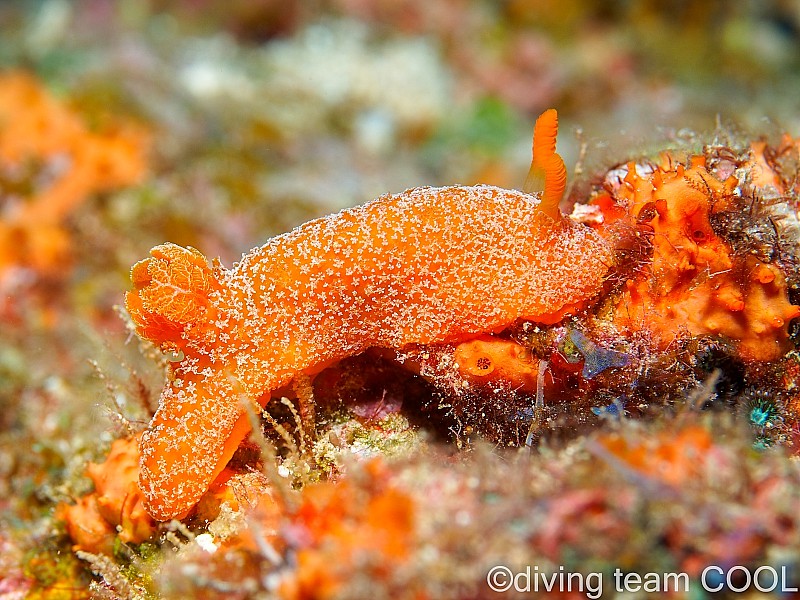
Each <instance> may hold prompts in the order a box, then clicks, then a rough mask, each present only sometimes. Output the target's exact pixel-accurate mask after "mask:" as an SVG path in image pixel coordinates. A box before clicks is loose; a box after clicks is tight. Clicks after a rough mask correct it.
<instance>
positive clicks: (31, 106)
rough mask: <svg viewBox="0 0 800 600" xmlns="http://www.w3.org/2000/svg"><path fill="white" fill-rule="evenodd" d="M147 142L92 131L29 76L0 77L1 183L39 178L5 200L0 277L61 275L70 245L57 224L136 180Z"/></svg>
mask: <svg viewBox="0 0 800 600" xmlns="http://www.w3.org/2000/svg"><path fill="white" fill-rule="evenodd" d="M148 143H149V140H148V135H147V134H146V133H145V132H144V131H143V130H142V129H141V128H138V127H134V126H132V125H117V126H116V127H115V128H114V129H110V130H107V131H102V132H95V131H90V130H89V129H88V128H87V126H86V125H85V124H84V122H83V121H82V119H81V118H80V117H79V116H78V115H77V114H75V113H74V112H73V111H72V110H70V109H69V108H68V107H67V106H65V105H64V104H63V103H61V102H60V101H58V100H56V99H55V98H53V97H51V96H50V95H49V94H48V93H47V92H46V91H45V90H44V89H43V88H42V87H41V85H40V84H39V83H38V82H37V81H36V80H35V79H34V78H33V77H31V76H30V75H27V74H25V73H20V72H9V73H5V74H2V75H0V179H8V180H16V179H18V178H20V177H25V176H26V175H25V174H26V172H27V170H30V169H34V170H35V172H37V173H38V175H37V176H36V178H33V177H32V176H30V175H27V177H28V179H30V181H32V184H31V187H32V188H33V189H32V190H31V191H25V192H24V193H22V194H21V193H20V192H19V190H18V189H17V188H19V187H20V186H15V187H14V189H12V190H10V191H9V193H8V194H5V193H4V194H3V195H4V196H6V197H7V200H6V202H5V206H4V207H3V212H2V215H0V275H2V272H3V271H4V270H5V269H7V268H9V267H12V266H22V267H28V268H31V269H34V270H35V271H37V272H39V273H43V274H46V275H50V276H58V275H59V274H60V273H62V272H63V270H64V266H65V265H66V264H68V263H69V246H70V244H69V237H68V235H67V233H66V231H65V230H64V229H63V220H64V219H65V217H66V216H67V215H68V214H69V213H70V212H71V211H72V210H74V208H75V207H76V206H78V205H79V204H80V203H81V202H83V201H85V200H86V198H88V197H89V196H90V195H91V194H93V193H97V192H102V191H107V190H111V189H115V188H118V187H122V186H126V185H132V184H135V183H138V182H139V181H141V179H142V178H143V176H144V174H145V171H146V162H145V153H146V150H147V146H148ZM42 182H43V183H42Z"/></svg>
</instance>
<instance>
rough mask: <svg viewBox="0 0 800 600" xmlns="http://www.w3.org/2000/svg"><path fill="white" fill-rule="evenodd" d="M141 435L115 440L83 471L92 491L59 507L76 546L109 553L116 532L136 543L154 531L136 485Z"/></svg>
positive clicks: (89, 550)
mask: <svg viewBox="0 0 800 600" xmlns="http://www.w3.org/2000/svg"><path fill="white" fill-rule="evenodd" d="M140 437H141V436H140V435H137V436H134V437H131V438H127V439H120V440H116V441H115V442H114V443H113V444H112V445H111V451H110V452H109V454H108V456H107V457H106V460H105V461H104V462H102V463H100V464H94V463H90V464H89V466H88V467H87V468H86V473H87V475H88V476H89V478H90V479H91V480H92V481H93V482H94V487H95V490H94V492H92V493H91V494H87V495H86V496H84V497H82V498H80V499H79V500H78V503H77V504H74V505H70V506H66V505H62V507H61V508H60V514H61V518H62V519H63V520H64V522H65V524H66V527H67V533H69V536H70V537H71V538H72V540H73V542H75V545H76V546H77V547H78V548H79V549H81V550H86V551H88V552H101V553H106V554H109V553H110V552H111V549H112V548H113V542H114V536H115V535H117V534H119V539H120V540H121V541H123V542H126V543H134V544H138V543H141V542H143V541H145V540H147V539H149V538H151V537H152V536H153V534H154V533H155V523H154V522H153V520H152V518H151V517H150V515H148V514H147V512H146V511H145V510H144V507H143V496H142V493H141V491H140V490H139V484H138V479H139V442H140Z"/></svg>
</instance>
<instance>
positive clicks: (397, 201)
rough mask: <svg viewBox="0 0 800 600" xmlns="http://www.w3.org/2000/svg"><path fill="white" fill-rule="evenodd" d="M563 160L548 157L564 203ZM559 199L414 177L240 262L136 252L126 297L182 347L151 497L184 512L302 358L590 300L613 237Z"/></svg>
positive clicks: (148, 324)
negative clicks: (559, 163) (576, 219)
mask: <svg viewBox="0 0 800 600" xmlns="http://www.w3.org/2000/svg"><path fill="white" fill-rule="evenodd" d="M551 116H552V117H553V118H554V116H555V115H554V114H553V115H551ZM553 135H554V134H553ZM545 158H548V157H545ZM548 160H549V158H548ZM553 166H554V165H553V162H552V161H549V162H547V163H545V164H544V165H543V169H542V170H543V172H544V175H545V177H544V178H545V181H544V183H545V187H546V189H548V190H549V194H548V199H549V200H550V202H553V201H554V202H555V203H556V205H557V202H558V200H559V199H560V192H559V186H560V185H561V184H563V181H562V180H560V181H561V183H558V182H556V183H553V182H552V177H553V176H554V175H556V176H557V175H558V174H559V173H560V172H561V170H562V168H559V169H556V170H555V171H558V172H555V171H554V170H553ZM560 189H563V186H562V187H561V188H560ZM556 196H558V197H556ZM553 214H554V211H553V210H552V209H550V208H548V209H546V212H545V210H542V207H541V206H540V194H538V193H536V194H526V193H522V192H517V191H513V190H503V189H499V188H495V187H491V186H474V187H448V188H415V189H411V190H408V191H406V192H403V193H402V194H397V195H387V196H383V197H381V198H379V199H377V200H375V201H373V202H371V203H368V204H366V205H364V206H361V207H357V208H353V209H349V210H345V211H342V212H340V213H338V214H336V215H332V216H329V217H326V218H323V219H318V220H316V221H312V222H309V223H306V224H305V225H303V226H301V227H299V228H297V229H295V230H294V231H292V232H290V233H287V234H284V235H281V236H278V237H276V238H274V239H272V240H270V241H269V242H267V244H265V245H264V246H262V247H261V248H257V249H255V250H254V251H252V252H251V253H250V254H248V255H246V256H244V258H243V259H242V261H241V262H240V263H239V264H237V265H236V266H235V267H234V269H233V270H227V269H225V268H223V267H222V266H221V265H219V264H215V265H214V266H213V267H211V266H209V265H208V263H207V262H206V260H205V258H204V257H203V256H202V255H201V254H200V253H199V252H197V251H196V250H193V249H185V248H181V247H178V246H175V245H173V244H165V245H162V246H158V247H156V248H154V249H153V251H152V258H149V259H146V260H144V261H141V262H140V263H138V264H137V265H135V266H134V268H133V271H132V279H133V282H134V288H135V289H134V291H132V292H130V293H129V294H128V295H127V299H126V304H127V308H128V310H129V312H130V314H131V316H132V318H133V320H134V322H135V323H136V326H137V330H138V332H139V333H140V335H142V336H143V337H146V338H147V339H150V340H152V341H154V342H155V343H157V344H159V345H160V346H161V348H162V349H164V350H168V351H175V352H179V353H180V354H179V355H180V357H181V359H180V362H178V363H177V365H176V367H175V369H174V372H173V377H172V380H171V381H170V382H169V384H168V385H167V386H166V388H165V389H164V391H163V393H162V397H161V404H160V407H159V409H158V411H157V413H156V415H155V417H154V418H153V421H152V423H151V425H150V428H149V430H148V431H147V432H145V434H144V437H143V441H142V475H141V479H140V484H141V486H142V489H143V491H144V493H145V496H146V498H147V509H148V510H149V511H150V513H151V514H152V515H153V516H154V517H155V518H156V519H159V520H165V519H169V518H171V517H175V516H180V515H184V514H186V513H187V512H188V511H189V510H190V509H191V508H192V507H193V506H194V504H195V503H196V502H197V500H198V499H199V498H200V496H201V495H202V494H203V493H204V492H205V491H206V490H207V489H208V486H209V485H210V484H211V482H212V481H213V480H214V478H215V477H216V476H217V475H218V474H219V473H220V472H221V470H222V469H223V468H224V467H225V465H226V463H227V462H228V461H229V460H230V458H231V456H232V455H233V453H234V452H235V450H236V448H237V447H238V446H239V443H240V442H241V441H242V439H243V438H244V437H245V436H246V435H247V433H248V432H249V431H250V422H249V420H248V417H247V415H246V413H245V409H244V406H243V403H248V402H249V403H254V402H255V401H257V400H258V401H259V403H260V404H262V405H264V404H265V403H266V402H267V401H268V400H269V397H270V392H271V391H273V390H275V389H276V388H278V387H280V386H283V385H286V384H287V383H289V382H290V381H291V380H292V378H294V377H295V376H296V375H298V374H300V373H310V374H313V373H314V372H318V371H320V370H321V369H322V368H324V367H325V366H327V365H328V364H330V363H331V362H333V361H336V360H338V359H341V358H344V357H346V356H351V355H354V354H357V353H360V352H362V351H364V350H366V349H367V348H370V347H384V348H402V347H403V346H406V345H408V344H431V343H437V342H445V341H459V340H464V339H469V338H470V337H475V336H477V335H480V334H484V333H490V332H496V331H500V330H502V329H504V328H505V327H507V326H508V325H510V324H511V323H513V322H514V321H516V320H517V319H521V318H526V319H530V320H534V321H538V322H541V323H553V322H557V321H559V320H560V319H562V318H563V317H564V316H565V315H567V314H570V313H571V312H574V311H576V310H578V309H580V308H582V307H584V306H585V305H586V304H587V303H588V302H589V301H591V300H592V299H593V298H594V297H595V296H596V295H597V294H598V293H599V292H600V290H601V289H602V287H603V284H604V277H605V275H606V273H607V272H608V269H609V266H610V264H611V260H612V256H611V254H612V253H611V250H610V248H609V246H608V245H607V244H606V243H605V242H604V241H603V239H602V238H601V236H600V235H598V234H596V233H595V232H593V231H592V230H590V229H589V228H587V227H585V226H583V225H579V224H576V223H573V222H571V221H570V220H569V219H565V218H563V217H561V215H560V214H559V213H558V212H557V209H556V211H555V217H556V218H553V216H552V215H553Z"/></svg>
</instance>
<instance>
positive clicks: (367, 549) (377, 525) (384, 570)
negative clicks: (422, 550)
mask: <svg viewBox="0 0 800 600" xmlns="http://www.w3.org/2000/svg"><path fill="white" fill-rule="evenodd" d="M367 470H368V471H372V472H373V473H372V477H374V478H376V480H375V481H371V482H370V483H371V485H368V486H361V485H357V484H354V483H353V482H351V481H349V480H348V479H344V480H341V481H338V482H326V483H320V484H313V485H310V486H308V487H306V488H305V489H304V490H303V493H302V503H301V505H300V507H299V509H298V510H297V512H296V513H295V515H294V516H293V519H292V521H293V524H292V537H293V538H296V539H297V540H298V542H299V546H300V549H299V550H298V552H297V568H296V570H295V572H294V573H293V574H292V576H291V578H290V579H288V580H287V581H285V582H284V583H283V585H282V586H281V589H280V593H281V594H280V595H281V596H282V597H283V598H287V599H298V600H299V599H302V598H335V597H337V593H339V592H340V591H341V587H342V586H343V584H344V583H346V582H348V581H350V579H351V578H352V577H353V574H354V573H355V572H359V573H364V572H370V573H372V575H373V576H374V577H378V578H381V577H386V576H387V575H388V574H389V573H390V572H392V571H394V570H396V569H397V568H398V567H399V566H400V565H402V564H403V562H404V561H406V560H408V559H409V558H410V555H411V550H412V546H413V544H414V542H415V506H414V501H413V499H412V498H411V497H410V496H408V495H407V494H406V493H404V492H402V491H400V490H398V489H396V488H394V487H392V486H391V485H388V484H387V483H385V482H381V481H380V480H379V479H382V478H385V474H383V475H381V471H383V470H385V467H383V466H382V465H381V464H380V463H373V464H371V465H368V466H367ZM365 487H366V489H365Z"/></svg>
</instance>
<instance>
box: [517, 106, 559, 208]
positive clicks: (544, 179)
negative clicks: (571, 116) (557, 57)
mask: <svg viewBox="0 0 800 600" xmlns="http://www.w3.org/2000/svg"><path fill="white" fill-rule="evenodd" d="M557 136H558V113H557V112H556V110H555V109H554V108H550V109H548V110H546V111H544V112H543V113H542V114H541V115H539V118H538V119H536V125H534V127H533V159H532V160H531V168H530V170H529V171H528V176H527V177H526V178H525V185H524V186H523V187H522V191H524V192H525V193H527V194H532V193H535V192H541V194H542V199H541V203H540V204H539V208H540V210H541V211H542V212H543V213H545V214H546V215H548V216H549V217H551V218H553V219H555V220H560V219H561V211H560V210H559V208H558V205H559V203H560V202H561V198H562V197H563V196H564V190H565V189H566V187H567V168H566V166H564V161H563V160H562V158H561V156H559V155H558V154H557V153H556V137H557Z"/></svg>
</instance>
